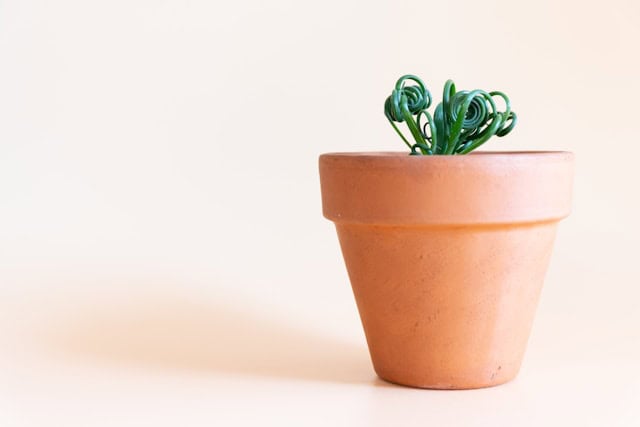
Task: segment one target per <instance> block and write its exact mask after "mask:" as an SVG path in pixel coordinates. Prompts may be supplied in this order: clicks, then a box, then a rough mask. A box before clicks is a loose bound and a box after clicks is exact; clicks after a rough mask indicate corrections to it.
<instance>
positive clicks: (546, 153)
mask: <svg viewBox="0 0 640 427" xmlns="http://www.w3.org/2000/svg"><path fill="white" fill-rule="evenodd" d="M321 156H327V157H364V158H380V157H407V158H411V159H414V158H415V159H421V158H426V159H438V160H445V161H446V160H447V159H460V160H462V159H469V158H476V157H485V158H486V157H497V158H500V157H509V158H514V157H527V158H530V157H562V158H566V157H567V156H569V157H573V156H575V154H574V153H573V152H571V151H564V150H522V151H474V152H471V153H469V154H464V155H451V154H434V155H417V156H411V155H410V153H408V152H406V151H336V152H328V153H322V154H321Z"/></svg>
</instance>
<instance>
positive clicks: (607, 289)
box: [0, 0, 640, 426]
mask: <svg viewBox="0 0 640 427" xmlns="http://www.w3.org/2000/svg"><path fill="white" fill-rule="evenodd" d="M638 22H640V6H639V3H638V2H637V1H635V0H610V1H607V2H591V1H589V2H578V1H550V0H547V1H537V2H514V1H498V0H487V1H483V2H472V1H456V2H444V1H441V2H427V1H402V2H386V3H385V2H377V1H369V2H364V1H362V2H358V1H350V0H340V1H334V0H329V1H315V2H302V1H293V0H291V1H285V0H274V1H269V2H261V1H258V0H253V1H251V0H250V1H240V2H217V1H213V2H212V1H188V0H182V1H144V0H135V1H130V0H128V1H124V0H117V1H110V2H86V1H71V0H64V1H57V2H45V1H40V2H38V1H29V0H21V1H9V0H4V1H0V362H1V363H0V424H1V425H3V426H42V425H47V426H58V425H59V426H113V425H119V426H123V425H135V426H140V425H152V424H153V425H155V426H159V425H190V426H194V425H242V424H247V425H297V426H300V425H305V426H311V425H362V426H372V425H381V426H384V425H405V426H409V425H425V424H431V425H570V424H571V425H581V426H587V425H597V426H601V425H607V426H616V425H620V426H622V425H638V424H640V409H639V408H640V344H639V343H640V303H639V302H638V301H639V300H640V290H639V289H640V273H639V268H640V267H639V265H640V262H639V261H638V256H639V255H640V253H639V251H638V245H639V244H640V231H639V230H638V221H639V220H640V203H639V201H638V198H639V196H640V191H639V190H638V185H639V181H640V166H639V164H638V156H639V155H640V148H639V147H640V145H639V143H638V113H639V109H638V105H639V104H638V100H639V99H640V60H639V56H638V46H639V45H640V26H639V25H638ZM406 72H412V73H416V74H419V75H420V76H422V77H423V78H424V79H425V80H426V82H427V84H428V86H429V87H430V88H431V91H432V92H433V94H434V96H435V97H436V99H437V100H439V99H440V97H441V94H440V91H441V88H442V85H443V83H444V81H445V80H446V79H447V78H453V79H454V80H455V81H456V83H457V84H458V87H459V88H476V87H480V88H485V89H490V90H493V89H500V90H503V91H505V92H506V93H508V94H509V95H510V97H511V99H512V102H513V107H514V109H515V110H516V111H517V112H518V114H519V117H520V121H519V123H518V126H517V127H516V129H515V131H514V132H513V134H512V135H510V136H509V137H508V138H504V139H500V140H491V141H490V142H489V143H487V145H486V148H487V149H494V150H495V149H506V150H528V149H561V150H571V151H574V152H576V153H577V159H578V163H577V165H578V169H577V176H576V186H575V190H576V191H575V209H574V213H573V215H572V216H571V217H570V218H569V219H568V220H566V221H565V222H564V223H563V224H562V226H561V229H560V234H559V236H558V240H557V246H556V250H555V254H554V258H553V261H552V265H551V269H550V271H549V275H548V280H547V283H546V285H545V290H544V292H543V297H542V300H541V303H540V307H539V311H538V316H537V319H536V324H535V328H534V331H533V335H532V338H531V341H530V346H529V351H528V354H527V357H526V360H525V364H524V367H523V370H522V373H521V375H520V377H519V378H518V379H517V381H515V382H513V383H511V384H508V385H505V386H503V387H499V388H495V389H488V390H479V391H471V392H451V393H440V392H431V391H416V390H409V389H404V388H398V387H393V386H387V385H385V384H384V383H383V382H381V381H379V380H376V379H375V376H374V374H373V372H372V370H371V368H370V365H369V361H368V355H367V351H366V347H365V344H364V337H363V334H362V332H361V328H360V324H359V319H358V317H357V313H356V308H355V304H354V302H353V298H352V295H351V290H350V288H349V285H348V281H347V277H346V273H345V271H344V267H343V265H342V260H341V257H340V254H339V248H338V245H337V239H336V237H335V233H334V231H333V227H332V225H331V224H330V223H329V222H327V221H325V220H324V219H323V218H322V217H321V213H320V197H319V183H318V177H317V164H316V162H317V156H318V154H319V153H321V152H326V151H357V150H403V149H404V145H403V144H402V143H401V141H400V140H399V139H398V138H397V137H396V136H395V135H394V133H393V131H392V129H391V127H390V126H389V124H388V123H387V122H386V120H385V119H384V116H383V114H382V104H383V101H384V99H385V97H386V96H387V95H388V93H389V92H390V90H391V88H392V86H393V84H394V82H395V79H396V78H397V77H398V76H399V75H401V74H403V73H406Z"/></svg>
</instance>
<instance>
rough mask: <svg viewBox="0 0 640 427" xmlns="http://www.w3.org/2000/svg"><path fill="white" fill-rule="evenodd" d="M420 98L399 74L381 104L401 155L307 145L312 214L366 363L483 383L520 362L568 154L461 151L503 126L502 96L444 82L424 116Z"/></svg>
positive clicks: (439, 385) (568, 184) (562, 196)
mask: <svg viewBox="0 0 640 427" xmlns="http://www.w3.org/2000/svg"><path fill="white" fill-rule="evenodd" d="M431 101H432V98H431V94H430V92H429V91H428V90H427V88H426V86H425V85H424V83H423V82H422V80H420V79H419V78H418V77H416V76H412V75H407V76H403V77H401V78H400V79H399V80H398V82H397V83H396V85H395V88H394V90H393V92H392V94H391V95H390V96H389V97H388V98H387V99H386V101H385V104H384V112H385V115H386V117H387V119H388V120H389V122H390V123H391V125H392V126H393V128H394V129H395V130H396V132H397V133H398V134H399V135H400V137H401V138H402V140H403V141H404V142H405V143H406V144H407V146H408V147H409V153H398V152H370V153H329V154H323V155H321V156H320V161H319V163H320V178H321V189H322V205H323V213H324V216H325V217H326V218H328V219H330V220H331V221H333V222H334V223H335V226H336V229H337V233H338V238H339V241H340V245H341V248H342V253H343V256H344V260H345V264H346V267H347V270H348V273H349V278H350V280H351V284H352V288H353V292H354V295H355V300H356V303H357V306H358V311H359V313H360V317H361V320H362V324H363V327H364V331H365V335H366V338H367V343H368V346H369V351H370V354H371V359H372V362H373V366H374V369H375V371H376V373H377V374H378V375H379V376H380V377H381V378H383V379H385V380H388V381H390V382H393V383H398V384H403V385H409V386H414V387H422V388H436V389H466V388H479V387H488V386H492V385H497V384H501V383H504V382H506V381H509V380H511V379H513V378H514V377H515V376H516V375H517V373H518V370H519V368H520V364H521V361H522V358H523V355H524V352H525V348H526V343H527V340H528V337H529V332H530V329H531V324H532V321H533V318H534V314H535V309H536V305H537V301H538V296H539V294H540V290H541V288H542V283H543V281H544V276H545V272H546V270H547V265H548V262H549V258H550V254H551V249H552V246H553V241H554V238H555V233H556V226H557V224H558V222H559V221H560V219H562V218H564V217H566V216H567V215H568V214H569V211H570V204H571V191H572V181H573V155H572V154H571V153H567V152H548V151H547V152H541V151H538V152H536V151H527V152H473V153H472V151H473V150H475V149H476V148H478V147H479V146H481V145H482V144H484V143H485V142H486V141H487V140H488V139H489V138H490V137H491V136H494V135H495V136H497V137H502V136H505V135H507V134H508V133H509V132H511V130H512V129H513V128H514V126H515V124H516V115H515V113H514V112H513V111H512V110H511V105H510V101H509V98H508V97H507V96H506V95H505V94H503V93H502V92H485V91H483V90H473V91H456V88H455V85H454V83H453V82H452V81H448V82H447V83H446V84H445V86H444V94H443V98H442V101H441V102H440V103H439V104H438V105H437V106H436V108H435V110H434V113H433V115H432V114H430V113H429V112H428V110H427V109H428V108H429V107H430V105H431ZM498 104H502V105H503V106H504V108H503V109H502V110H499V108H498ZM398 123H405V124H406V125H407V127H408V129H409V133H410V135H411V138H407V137H406V136H404V135H403V133H402V132H401V131H400V128H399V127H398V126H399V125H398ZM410 139H412V140H413V141H412V142H409V141H410ZM469 153H471V154H469Z"/></svg>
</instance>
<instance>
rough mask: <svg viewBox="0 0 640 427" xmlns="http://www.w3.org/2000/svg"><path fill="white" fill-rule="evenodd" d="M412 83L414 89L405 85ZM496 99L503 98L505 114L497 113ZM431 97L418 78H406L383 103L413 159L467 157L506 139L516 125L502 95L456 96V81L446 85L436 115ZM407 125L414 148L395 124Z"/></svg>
mask: <svg viewBox="0 0 640 427" xmlns="http://www.w3.org/2000/svg"><path fill="white" fill-rule="evenodd" d="M407 82H413V83H415V84H413V85H406V83H407ZM494 97H499V98H502V100H503V101H504V103H505V106H506V108H505V111H502V112H501V111H498V110H497V107H496V103H495V101H494ZM431 101H432V98H431V93H430V92H429V90H428V89H427V88H426V86H425V85H424V83H423V82H422V80H421V79H420V78H419V77H416V76H414V75H410V74H407V75H405V76H402V77H400V79H398V81H397V82H396V86H395V88H394V90H393V92H392V93H391V95H390V96H389V97H388V98H387V99H386V101H385V103H384V114H385V116H387V119H389V123H391V126H393V128H394V129H395V131H396V132H397V133H398V135H400V138H402V140H403V141H404V142H405V144H407V146H408V147H409V148H410V149H411V154H412V155H419V154H424V155H434V154H467V153H470V152H471V151H473V150H475V149H476V148H478V147H480V146H481V145H482V144H484V143H485V142H486V141H487V140H488V139H489V138H491V137H492V136H494V135H495V136H498V137H501V136H505V135H507V134H508V133H509V132H511V130H512V129H513V127H514V126H515V125H516V120H517V117H516V113H515V112H513V111H511V103H510V101H509V98H508V97H507V95H505V94H504V93H502V92H498V91H493V92H485V91H484V90H480V89H476V90H471V91H468V90H462V91H460V92H456V86H455V84H454V83H453V81H451V80H448V81H447V83H445V85H444V93H443V95H442V102H440V103H439V104H438V105H437V106H436V108H435V111H434V113H433V116H432V115H431V114H430V113H429V111H427V109H428V108H429V106H430V105H431ZM402 122H404V123H406V124H407V127H408V128H409V132H410V133H411V136H412V137H413V139H414V140H415V143H414V144H411V143H410V142H409V140H408V139H407V138H406V137H405V136H404V135H403V133H402V132H401V131H400V129H398V127H397V126H396V123H402Z"/></svg>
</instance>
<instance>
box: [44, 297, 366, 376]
mask: <svg viewBox="0 0 640 427" xmlns="http://www.w3.org/2000/svg"><path fill="white" fill-rule="evenodd" d="M236 304H237V303H236ZM303 328H304V326H303V325H295V324H293V322H292V323H291V324H289V323H288V322H284V321H278V320H275V319H273V318H270V317H269V316H267V315H261V314H258V313H254V312H251V311H249V310H243V309H242V308H240V307H238V306H237V305H234V304H233V303H229V302H227V303H225V302H223V301H215V302H212V301H211V300H204V301H194V300H191V299H187V298H185V297H182V298H181V297H180V296H179V295H164V296H162V295H139V296H136V297H133V298H132V297H127V298H116V299H113V298H110V299H109V300H106V301H93V302H91V303H90V304H85V305H84V306H80V307H78V306H75V307H74V308H71V309H70V311H67V312H66V315H65V316H64V320H63V321H62V322H60V321H56V322H55V325H51V326H50V328H49V332H48V337H47V341H48V342H49V344H52V345H53V346H54V347H55V349H56V350H58V351H62V352H63V353H64V354H67V355H70V356H72V357H73V358H74V359H77V358H90V359H93V360H99V361H102V362H109V363H119V364H128V365H136V366H145V367H150V368H156V369H158V368H159V369H163V370H182V371H192V372H193V371H196V372H199V373H204V374H206V373H215V372H218V373H224V374H239V375H248V376H267V377H279V378H289V379H299V380H312V381H328V382H338V383H371V382H372V381H373V380H374V378H375V374H374V372H373V369H372V367H371V362H370V360H369V357H368V353H367V350H366V346H365V344H364V343H362V345H356V344H353V343H349V342H345V341H341V340H338V339H334V338H331V337H330V336H320V335H318V334H315V333H313V332H307V331H305V330H304V329H303Z"/></svg>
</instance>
